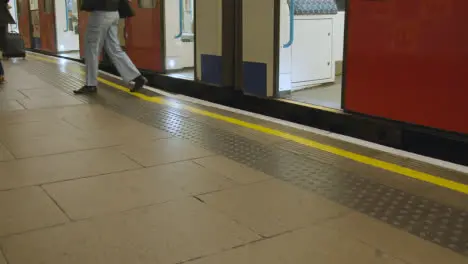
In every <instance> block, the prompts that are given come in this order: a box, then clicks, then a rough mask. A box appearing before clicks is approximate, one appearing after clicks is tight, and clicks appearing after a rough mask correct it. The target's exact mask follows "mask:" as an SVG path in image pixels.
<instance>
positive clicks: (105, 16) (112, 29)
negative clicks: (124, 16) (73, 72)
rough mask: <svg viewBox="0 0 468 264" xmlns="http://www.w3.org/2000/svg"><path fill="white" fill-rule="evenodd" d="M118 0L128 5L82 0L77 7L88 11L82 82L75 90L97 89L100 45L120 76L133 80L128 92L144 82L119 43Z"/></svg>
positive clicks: (77, 92)
mask: <svg viewBox="0 0 468 264" xmlns="http://www.w3.org/2000/svg"><path fill="white" fill-rule="evenodd" d="M121 1H127V2H124V4H126V5H127V6H128V5H129V3H128V0H83V1H82V5H81V10H82V11H87V12H90V15H89V18H88V26H87V28H86V45H85V63H86V85H85V86H83V87H81V88H80V89H78V90H75V91H74V93H75V94H90V93H95V92H97V85H98V80H97V78H98V66H99V54H100V52H101V50H102V47H103V46H104V49H105V50H106V53H107V55H108V56H109V57H110V59H111V60H112V63H113V64H114V65H115V67H116V68H117V70H118V71H119V73H120V75H121V76H122V78H123V80H124V81H125V82H127V83H130V82H134V85H133V87H132V88H131V89H130V91H131V92H136V91H138V90H140V89H141V88H142V87H143V86H144V85H145V84H146V83H147V82H148V80H147V79H146V78H145V77H144V76H143V75H141V73H140V72H139V71H138V69H137V68H136V67H135V65H134V64H133V62H132V61H131V60H130V58H129V57H128V56H127V54H126V53H125V52H124V51H123V50H122V48H121V46H120V42H119V38H118V26H119V19H120V15H119V8H121V7H122V2H121Z"/></svg>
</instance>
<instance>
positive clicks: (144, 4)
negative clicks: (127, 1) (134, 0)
mask: <svg viewBox="0 0 468 264" xmlns="http://www.w3.org/2000/svg"><path fill="white" fill-rule="evenodd" d="M157 1H158V0H138V7H139V8H155V7H156V5H157Z"/></svg>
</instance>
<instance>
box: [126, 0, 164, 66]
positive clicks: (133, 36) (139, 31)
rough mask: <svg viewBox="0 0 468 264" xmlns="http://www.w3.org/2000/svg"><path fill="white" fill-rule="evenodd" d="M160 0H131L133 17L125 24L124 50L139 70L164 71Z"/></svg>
mask: <svg viewBox="0 0 468 264" xmlns="http://www.w3.org/2000/svg"><path fill="white" fill-rule="evenodd" d="M161 2H162V1H161V0H138V1H137V0H132V1H131V4H132V7H133V8H134V10H135V14H136V15H135V16H134V17H131V18H128V19H127V22H126V43H125V44H126V45H125V46H126V50H127V53H128V55H129V56H130V58H131V59H132V61H133V62H134V63H135V65H136V66H137V67H138V68H139V69H144V70H150V71H155V72H163V71H164V63H163V61H164V56H163V54H162V43H163V40H164V38H163V36H162V34H161V27H162V17H163V15H162V7H161V5H162V4H161Z"/></svg>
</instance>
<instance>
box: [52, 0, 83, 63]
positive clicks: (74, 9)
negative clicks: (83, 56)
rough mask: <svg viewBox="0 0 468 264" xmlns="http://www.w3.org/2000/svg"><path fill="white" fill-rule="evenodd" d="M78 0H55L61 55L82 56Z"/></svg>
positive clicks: (74, 57) (58, 49)
mask: <svg viewBox="0 0 468 264" xmlns="http://www.w3.org/2000/svg"><path fill="white" fill-rule="evenodd" d="M78 8H79V7H78V1H77V0H63V1H55V26H56V28H55V32H56V35H57V37H56V38H57V51H58V53H59V54H60V55H61V56H64V57H69V58H73V59H79V58H80V38H79V34H80V32H79V27H78V11H79V9H78Z"/></svg>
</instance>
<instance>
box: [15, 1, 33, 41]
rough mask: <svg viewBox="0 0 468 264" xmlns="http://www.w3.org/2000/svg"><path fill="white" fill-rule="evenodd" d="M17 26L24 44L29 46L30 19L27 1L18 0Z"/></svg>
mask: <svg viewBox="0 0 468 264" xmlns="http://www.w3.org/2000/svg"><path fill="white" fill-rule="evenodd" d="M17 5H18V21H17V23H18V28H19V32H20V34H21V36H23V40H24V46H25V47H26V48H28V49H30V48H31V19H30V15H29V1H28V0H18V2H17Z"/></svg>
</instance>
